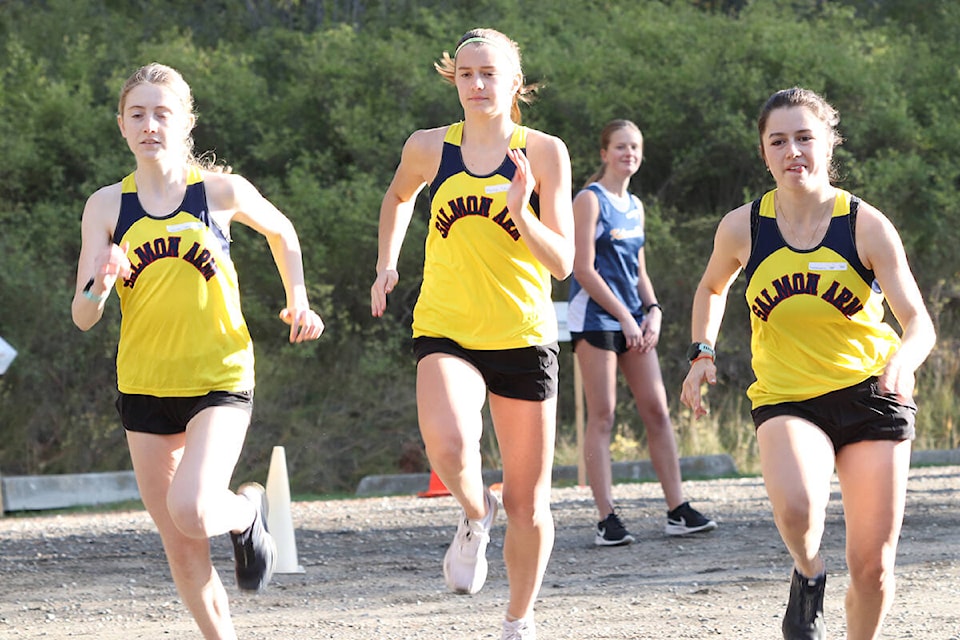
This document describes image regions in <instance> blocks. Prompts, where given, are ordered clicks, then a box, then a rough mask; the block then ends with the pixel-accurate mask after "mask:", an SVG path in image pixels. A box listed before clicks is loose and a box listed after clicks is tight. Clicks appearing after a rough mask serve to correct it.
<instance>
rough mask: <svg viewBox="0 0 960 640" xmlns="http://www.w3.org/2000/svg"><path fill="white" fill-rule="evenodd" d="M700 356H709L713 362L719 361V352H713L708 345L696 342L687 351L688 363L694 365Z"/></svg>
mask: <svg viewBox="0 0 960 640" xmlns="http://www.w3.org/2000/svg"><path fill="white" fill-rule="evenodd" d="M700 356H709V357H710V359H711V360H716V359H717V352H716V351H714V350H713V347H711V346H710V345H708V344H704V343H702V342H694V343H693V344H691V345H690V347H689V348H688V349H687V362H690V363H692V362H693V361H694V360H696V359H697V358H699V357H700Z"/></svg>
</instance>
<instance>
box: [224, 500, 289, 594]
mask: <svg viewBox="0 0 960 640" xmlns="http://www.w3.org/2000/svg"><path fill="white" fill-rule="evenodd" d="M237 493H238V494H239V495H241V496H243V497H245V498H246V499H247V500H249V501H250V502H252V503H253V504H254V506H255V507H256V515H254V517H253V522H252V523H251V524H250V526H249V527H247V528H246V529H245V530H244V531H243V532H242V533H231V534H230V538H231V539H232V540H233V560H234V563H235V566H236V574H237V587H239V588H240V589H241V590H243V591H259V590H260V589H263V588H264V587H266V586H267V583H268V582H270V578H271V577H272V576H273V570H274V568H275V567H276V564H277V544H276V542H275V541H274V539H273V536H271V535H270V532H269V531H268V530H267V509H268V507H267V492H266V490H265V489H264V488H263V486H262V485H260V484H258V483H256V482H247V483H245V484H242V485H240V488H239V489H237Z"/></svg>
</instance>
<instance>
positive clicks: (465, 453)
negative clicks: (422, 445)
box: [426, 433, 480, 470]
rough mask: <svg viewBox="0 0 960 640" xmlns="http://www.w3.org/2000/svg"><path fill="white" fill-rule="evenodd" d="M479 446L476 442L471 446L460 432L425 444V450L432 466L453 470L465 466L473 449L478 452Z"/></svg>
mask: <svg viewBox="0 0 960 640" xmlns="http://www.w3.org/2000/svg"><path fill="white" fill-rule="evenodd" d="M479 447H480V445H479V443H476V444H475V446H473V447H472V448H471V446H469V445H468V443H467V442H466V441H465V440H464V439H463V437H462V436H461V435H460V434H455V433H451V434H450V437H449V438H443V439H438V440H436V441H434V442H430V443H429V444H427V445H426V451H427V458H429V460H430V464H431V465H432V466H434V467H441V468H444V469H450V470H454V469H462V468H464V467H466V466H467V464H468V462H469V461H470V456H471V454H472V453H473V450H476V452H477V453H479Z"/></svg>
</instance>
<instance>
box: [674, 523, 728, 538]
mask: <svg viewBox="0 0 960 640" xmlns="http://www.w3.org/2000/svg"><path fill="white" fill-rule="evenodd" d="M716 528H717V523H716V522H713V521H712V520H711V521H710V522H708V523H707V524H705V525H702V526H699V527H688V526H686V525H681V524H668V525H667V526H666V527H664V529H663V532H664V533H666V534H667V535H668V536H686V535H689V534H691V533H706V532H707V531H713V530H714V529H716Z"/></svg>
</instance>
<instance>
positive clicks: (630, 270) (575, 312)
mask: <svg viewBox="0 0 960 640" xmlns="http://www.w3.org/2000/svg"><path fill="white" fill-rule="evenodd" d="M587 189H589V190H590V191H592V192H593V193H594V194H596V196H597V201H598V202H599V203H600V215H599V217H598V219H597V232H596V236H595V238H596V241H595V242H594V251H595V254H594V263H593V264H594V267H595V268H596V270H597V273H599V274H600V277H601V278H603V279H604V281H606V283H607V286H608V287H610V290H611V291H612V292H613V294H614V295H615V296H617V298H619V300H620V302H622V303H623V305H624V306H625V307H626V308H627V309H630V312H631V313H632V314H633V317H634V318H636V319H637V322H640V321H641V320H642V319H643V301H642V300H641V299H640V293H639V291H637V282H638V281H639V275H638V270H639V268H640V259H639V253H640V249H641V248H642V247H643V245H644V240H645V237H644V233H643V209H642V208H641V205H640V201H639V200H638V199H637V198H636V196H634V195H633V194H627V195H628V196H629V205H628V206H627V208H626V209H625V210H623V211H621V210H620V209H618V208H617V207H616V206H614V203H613V202H611V200H610V198H609V197H608V196H607V191H606V189H604V188H603V187H601V186H600V185H599V184H597V183H596V182H594V183H592V184H590V185H588V186H587ZM569 300H570V304H569V306H568V308H567V327H568V328H569V329H570V331H573V332H580V331H620V322H619V321H618V320H617V319H616V318H615V317H613V316H612V315H611V314H610V313H609V312H608V311H607V310H606V309H604V308H603V307H601V306H600V305H599V304H597V303H596V302H594V300H593V299H592V298H591V297H590V296H589V294H587V292H586V291H585V290H584V289H583V287H581V286H580V283H579V282H577V279H576V278H571V279H570V298H569Z"/></svg>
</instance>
